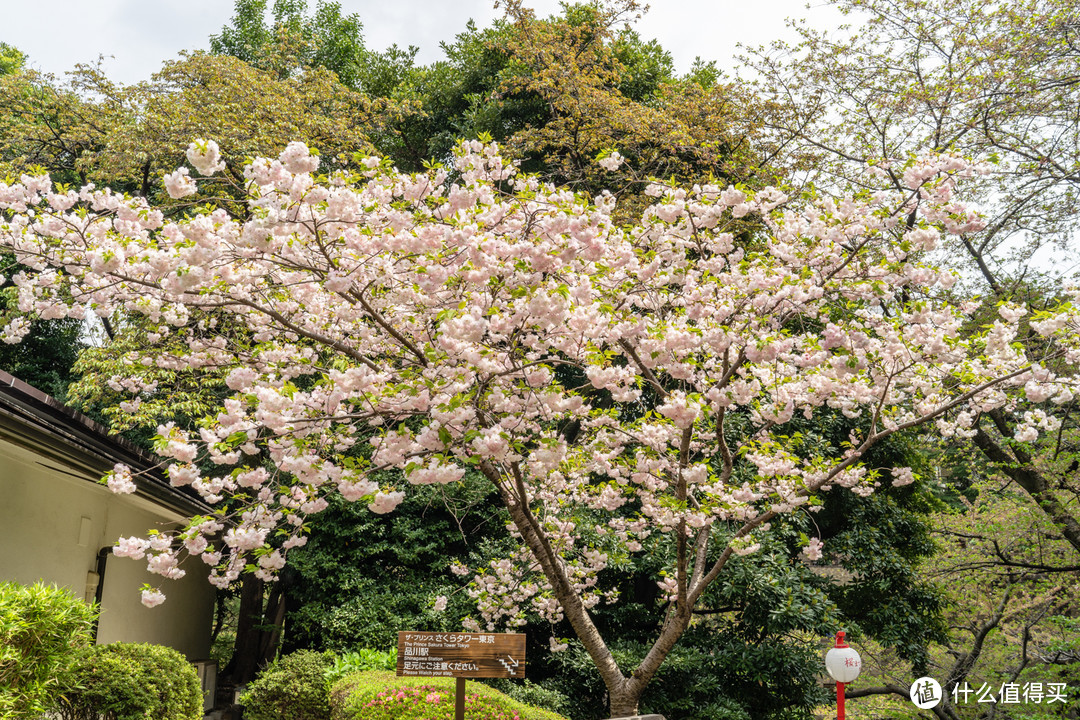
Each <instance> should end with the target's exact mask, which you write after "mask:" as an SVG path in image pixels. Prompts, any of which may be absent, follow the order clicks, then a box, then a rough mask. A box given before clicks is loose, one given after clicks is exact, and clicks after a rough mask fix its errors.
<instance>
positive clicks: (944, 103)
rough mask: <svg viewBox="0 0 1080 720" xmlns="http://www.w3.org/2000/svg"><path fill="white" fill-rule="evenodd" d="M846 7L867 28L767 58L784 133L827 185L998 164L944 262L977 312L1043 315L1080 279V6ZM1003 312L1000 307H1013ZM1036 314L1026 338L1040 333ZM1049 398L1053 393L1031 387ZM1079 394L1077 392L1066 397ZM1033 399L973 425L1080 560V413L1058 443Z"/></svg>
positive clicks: (976, 191) (988, 317) (893, 3)
mask: <svg viewBox="0 0 1080 720" xmlns="http://www.w3.org/2000/svg"><path fill="white" fill-rule="evenodd" d="M837 6H838V7H839V8H840V9H841V10H843V11H845V12H848V13H851V14H852V15H853V17H855V18H857V19H858V20H859V21H860V23H859V24H858V27H857V29H854V30H849V32H847V33H846V34H844V35H842V36H840V37H837V36H834V35H829V34H826V33H824V32H816V31H812V30H810V29H805V28H804V29H803V38H804V42H803V43H802V44H801V45H799V46H798V47H796V48H786V47H784V46H781V45H777V46H774V47H773V48H772V50H771V51H770V52H766V51H761V52H759V53H757V54H756V55H755V56H754V57H753V59H752V61H751V64H752V66H753V67H754V68H755V69H756V70H757V71H759V72H761V73H762V80H761V81H760V83H759V84H758V88H759V91H760V92H762V93H763V94H765V95H766V97H767V100H768V102H769V103H771V107H773V108H775V109H776V112H775V114H774V115H772V117H771V120H770V121H769V126H770V130H771V132H772V133H774V135H775V138H776V140H775V142H776V143H778V144H780V143H789V144H790V145H789V146H790V147H791V148H793V151H794V152H796V153H802V154H803V156H804V157H806V158H809V159H812V161H813V163H815V164H816V166H817V167H818V168H819V172H818V173H817V174H816V175H813V176H812V180H813V182H815V183H817V184H819V185H821V186H823V187H839V186H842V185H844V184H845V183H850V182H851V181H852V180H853V178H854V177H855V175H856V174H857V173H859V172H861V170H862V169H863V168H865V167H866V166H868V165H872V166H874V167H876V168H878V172H877V180H876V181H873V180H867V181H866V182H867V183H868V187H875V188H896V187H899V186H902V184H903V182H904V180H903V177H902V174H901V173H900V172H898V171H897V166H896V163H897V162H898V160H899V159H901V158H903V157H905V156H907V155H908V154H909V153H911V152H915V151H916V150H917V149H918V148H923V147H928V148H938V149H950V150H955V151H958V152H961V153H964V154H965V155H967V156H970V157H977V158H982V159H985V160H987V161H989V162H990V163H992V164H993V167H994V171H993V172H991V173H989V174H987V175H986V176H985V178H984V180H983V181H982V182H981V183H979V184H977V185H976V186H975V187H973V188H972V192H973V195H972V197H973V198H974V199H975V200H976V201H977V202H978V204H979V206H980V208H982V209H983V210H984V212H986V214H987V218H988V222H987V225H986V227H985V228H983V229H982V230H980V231H978V232H976V233H973V234H971V235H970V236H967V237H965V238H963V239H962V240H960V241H959V242H958V243H956V244H955V245H953V246H951V247H950V248H949V251H948V252H947V253H943V254H942V255H941V258H940V259H941V261H942V262H943V263H945V264H947V265H949V266H951V267H953V268H955V269H957V270H958V271H959V272H960V275H961V283H963V284H964V285H965V286H967V287H969V288H972V289H976V290H977V291H978V292H980V293H982V294H983V296H984V302H985V310H984V311H983V312H981V313H979V314H977V315H976V316H974V317H973V326H974V324H976V323H982V324H987V323H993V322H995V321H996V320H997V319H998V317H999V316H998V313H999V312H1000V313H1001V314H1010V313H1021V314H1028V315H1035V314H1037V313H1038V312H1039V311H1040V310H1041V309H1042V308H1044V307H1046V306H1048V305H1051V304H1053V303H1054V302H1056V301H1058V300H1059V299H1060V298H1061V292H1062V289H1063V288H1064V287H1065V286H1066V285H1067V284H1068V283H1070V282H1075V281H1076V278H1077V267H1078V265H1077V261H1078V259H1080V258H1078V255H1077V247H1078V246H1077V244H1076V242H1075V239H1076V226H1075V216H1076V212H1077V197H1078V196H1077V191H1078V189H1080V182H1078V181H1080V175H1078V173H1077V169H1078V168H1080V124H1078V117H1077V115H1076V113H1075V108H1076V107H1077V106H1078V104H1080V73H1078V72H1077V68H1078V67H1080V65H1078V64H1077V57H1078V55H1077V52H1078V47H1080V45H1078V41H1077V38H1078V32H1080V30H1078V28H1080V16H1078V15H1077V12H1076V8H1075V6H1074V5H1073V4H1072V3H1068V2H1056V1H1055V0H1049V1H1044V0H1031V1H1030V2H1023V3H1011V4H1008V5H1007V6H1006V5H993V4H989V5H988V4H982V3H975V2H970V1H968V0H935V1H934V2H907V0H880V1H879V0H860V1H858V2H838V3H837ZM999 308H1000V309H999ZM1036 325H1037V324H1036V323H1033V324H1032V326H1031V328H1032V329H1029V330H1027V331H1025V332H1024V333H1023V334H1022V336H1021V341H1022V342H1025V343H1032V344H1037V343H1038V337H1039V335H1038V333H1037V332H1036V331H1035V329H1034V328H1035V327H1036ZM1029 399H1032V400H1036V401H1037V399H1038V398H1037V396H1036V395H1033V396H1031V398H1029ZM1064 400H1065V401H1066V402H1067V403H1070V408H1071V407H1072V405H1071V403H1072V402H1073V399H1072V396H1071V394H1070V395H1069V396H1068V397H1067V398H1064ZM1028 412H1030V410H1029V407H1028V406H1027V405H1024V404H1022V403H1021V404H1014V405H1009V406H1006V407H1002V408H996V409H993V410H988V411H986V412H981V413H978V414H977V416H976V422H975V423H974V425H973V426H972V429H971V431H970V432H964V433H961V434H960V436H959V437H960V438H961V439H967V440H968V441H969V442H970V443H971V444H972V445H973V446H974V447H975V448H977V449H978V450H979V452H980V453H981V454H982V456H983V458H984V461H989V462H990V463H992V464H993V466H994V467H995V468H996V469H998V470H999V471H1000V472H1002V473H1004V474H1005V475H1006V476H1007V477H1008V478H1010V480H1011V481H1012V482H1013V483H1015V485H1016V487H1018V488H1021V489H1022V490H1023V491H1024V493H1026V494H1027V496H1028V497H1029V498H1030V501H1031V503H1032V506H1033V507H1035V508H1038V510H1039V511H1040V512H1042V513H1044V514H1045V515H1046V516H1047V517H1048V518H1050V520H1051V521H1052V522H1053V523H1054V525H1055V526H1056V527H1057V528H1058V533H1059V534H1060V536H1061V537H1062V538H1064V539H1065V540H1066V541H1067V542H1068V543H1069V544H1070V545H1071V546H1072V547H1073V549H1074V550H1075V551H1076V552H1077V553H1078V555H1077V559H1080V514H1078V512H1077V505H1076V503H1075V500H1076V497H1077V493H1078V492H1080V485H1078V484H1077V478H1078V476H1077V474H1076V472H1075V468H1076V462H1075V461H1076V460H1077V457H1078V456H1077V454H1076V453H1077V451H1078V450H1080V447H1078V446H1077V445H1076V443H1075V441H1074V440H1072V438H1074V437H1075V436H1076V414H1075V412H1072V410H1070V411H1069V412H1067V413H1065V414H1064V415H1063V416H1062V424H1061V426H1060V427H1058V428H1056V434H1055V436H1054V437H1053V438H1048V439H1047V440H1046V441H1044V442H1042V443H1034V442H1029V440H1032V438H1030V436H1029V434H1028V433H1025V431H1024V427H1025V425H1024V418H1025V417H1030V415H1027V414H1026V413H1028Z"/></svg>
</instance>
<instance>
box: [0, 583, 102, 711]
mask: <svg viewBox="0 0 1080 720" xmlns="http://www.w3.org/2000/svg"><path fill="white" fill-rule="evenodd" d="M96 616H97V610H95V609H94V608H93V607H92V606H90V605H87V604H86V603H84V602H83V601H82V600H79V599H77V598H75V597H72V595H71V593H70V592H68V591H67V590H64V589H61V588H57V587H55V586H52V585H45V584H43V583H37V584H35V585H32V586H30V587H26V586H24V585H19V584H17V583H11V582H0V717H3V718H12V720H15V719H16V718H36V717H39V716H40V715H41V714H42V713H43V712H44V711H45V710H46V709H47V707H46V705H47V703H48V702H49V701H50V700H51V699H52V698H53V697H54V696H55V695H56V694H57V691H58V690H59V689H61V688H66V687H70V685H71V672H72V669H73V667H74V665H75V662H76V660H77V658H78V656H79V652H80V651H81V650H82V649H83V648H84V647H87V646H89V645H90V643H91V642H92V640H93V635H92V633H93V625H94V618H95V617H96Z"/></svg>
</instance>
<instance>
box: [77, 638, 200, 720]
mask: <svg viewBox="0 0 1080 720" xmlns="http://www.w3.org/2000/svg"><path fill="white" fill-rule="evenodd" d="M75 681H76V685H75V687H74V688H73V689H71V690H69V691H68V692H67V693H66V694H65V697H64V699H63V701H62V703H61V707H60V708H59V711H58V712H59V715H60V717H61V718H63V720H99V719H101V720H145V719H147V718H153V720H200V719H201V718H202V716H203V710H202V705H203V702H202V701H203V698H202V689H201V687H200V686H199V676H198V675H197V674H196V673H195V666H194V665H192V664H191V663H189V662H188V661H187V660H186V659H185V658H184V656H183V655H181V654H180V653H179V652H177V651H176V650H173V649H172V648H167V647H163V646H161V645H150V644H148V643H112V644H110V645H98V646H96V647H93V648H91V649H90V650H88V651H87V652H86V654H85V655H84V657H83V659H82V660H81V661H80V663H79V666H78V669H77V671H76V675H75Z"/></svg>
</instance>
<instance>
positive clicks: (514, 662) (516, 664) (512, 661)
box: [498, 655, 518, 675]
mask: <svg viewBox="0 0 1080 720" xmlns="http://www.w3.org/2000/svg"><path fill="white" fill-rule="evenodd" d="M498 661H499V662H500V663H502V666H503V667H504V668H506V672H508V673H510V674H511V675H516V674H517V673H515V672H514V668H512V667H510V665H511V664H513V666H514V667H517V666H518V661H517V660H515V659H514V658H512V657H510V656H509V655H507V656H506V660H503V659H502V658H498ZM507 661H509V662H507Z"/></svg>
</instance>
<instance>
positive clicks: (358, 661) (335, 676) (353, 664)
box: [326, 648, 397, 685]
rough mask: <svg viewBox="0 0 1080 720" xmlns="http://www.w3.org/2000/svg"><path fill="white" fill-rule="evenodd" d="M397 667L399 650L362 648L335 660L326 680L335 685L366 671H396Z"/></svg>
mask: <svg viewBox="0 0 1080 720" xmlns="http://www.w3.org/2000/svg"><path fill="white" fill-rule="evenodd" d="M396 667H397V648H390V652H383V651H381V650H372V649H370V648H361V649H359V650H356V651H352V652H346V653H342V654H341V655H339V656H338V657H337V658H335V659H334V666H333V667H332V668H330V669H329V670H327V671H326V680H327V682H329V683H330V684H331V685H333V684H334V683H336V682H337V681H338V680H340V679H342V678H343V677H345V676H346V675H352V674H353V673H358V672H363V671H364V670H394V669H395V668H396Z"/></svg>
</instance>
